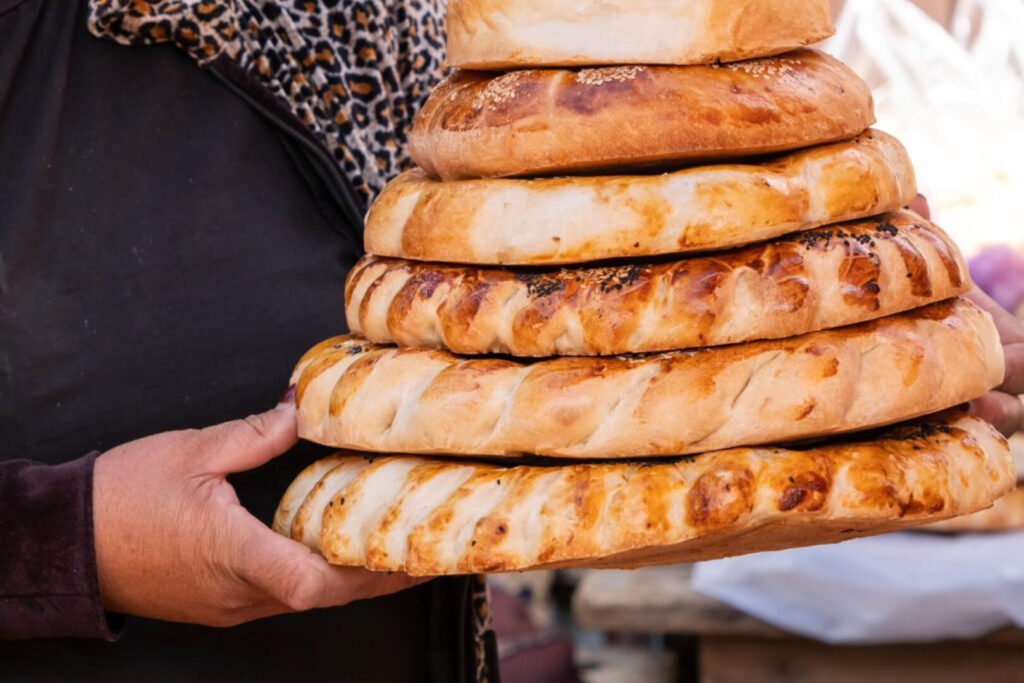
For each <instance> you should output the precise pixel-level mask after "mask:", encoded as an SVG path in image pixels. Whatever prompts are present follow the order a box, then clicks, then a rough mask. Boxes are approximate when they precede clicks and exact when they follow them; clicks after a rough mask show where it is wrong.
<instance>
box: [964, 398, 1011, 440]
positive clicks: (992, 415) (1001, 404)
mask: <svg viewBox="0 0 1024 683" xmlns="http://www.w3.org/2000/svg"><path fill="white" fill-rule="evenodd" d="M970 412H971V414H972V415H977V416H978V417H980V418H981V419H983V420H985V421H986V422H988V423H989V424H991V425H992V426H993V427H995V428H996V429H998V430H999V431H1000V432H1002V433H1003V434H1005V435H1006V436H1013V435H1014V434H1016V433H1017V432H1019V431H1022V430H1024V403H1022V402H1021V399H1020V398H1018V397H1017V396H1012V395H1010V394H1004V393H1003V392H1001V391H993V392H990V393H988V394H986V395H985V396H982V397H981V398H979V399H978V400H976V401H973V402H971V410H970Z"/></svg>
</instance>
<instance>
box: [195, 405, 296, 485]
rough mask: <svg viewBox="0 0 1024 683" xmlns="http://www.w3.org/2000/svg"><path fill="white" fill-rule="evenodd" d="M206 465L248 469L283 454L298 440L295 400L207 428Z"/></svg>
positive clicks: (219, 471) (218, 470) (228, 470)
mask: <svg viewBox="0 0 1024 683" xmlns="http://www.w3.org/2000/svg"><path fill="white" fill-rule="evenodd" d="M201 436H202V438H203V439H204V441H205V442H206V444H207V448H205V449H204V450H205V451H206V454H207V457H206V459H205V461H206V467H207V468H208V469H210V470H211V471H213V472H215V473H217V474H230V473H233V472H245V471H247V470H251V469H254V468H256V467H259V466H260V465H263V464H265V463H266V462H267V461H269V460H271V459H272V458H275V457H277V456H278V455H281V454H282V453H284V452H285V451H287V450H288V449H290V448H291V447H292V446H294V445H295V443H296V441H298V434H297V428H296V422H295V403H294V402H286V403H281V404H278V406H277V407H276V408H274V409H273V410H268V411H267V412H265V413H260V414H258V415H250V416H249V417H247V418H245V419H244V420H233V421H231V422H225V423H224V424H219V425H216V426H215V427H210V428H208V429H204V430H202V432H201Z"/></svg>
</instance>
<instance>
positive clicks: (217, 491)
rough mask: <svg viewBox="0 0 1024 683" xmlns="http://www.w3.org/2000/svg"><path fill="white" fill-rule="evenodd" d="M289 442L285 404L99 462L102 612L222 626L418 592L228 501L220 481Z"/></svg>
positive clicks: (405, 581)
mask: <svg viewBox="0 0 1024 683" xmlns="http://www.w3.org/2000/svg"><path fill="white" fill-rule="evenodd" d="M295 441H296V435H295V406H294V403H293V402H287V403H283V404H281V405H279V406H278V407H277V408H276V409H274V410H271V411H270V412H267V413H263V414H262V415H254V416H252V417H249V418H246V419H245V420H238V421H235V422H228V423H225V424H222V425H217V426H216V427H210V428H209V429H202V430H192V431H181V432H167V433H164V434H157V435H155V436H150V437H147V438H144V439H139V440H138V441H133V442H131V443H127V444H124V445H122V446H119V447H117V448H115V449H113V450H111V451H108V452H107V453H104V454H103V455H101V456H100V457H99V458H98V459H97V461H96V473H95V483H94V489H93V509H94V513H93V516H94V520H95V534H96V555H97V566H98V568H99V580H100V591H101V593H102V596H103V604H104V606H105V608H106V609H107V610H109V611H111V612H120V613H124V614H133V615H137V616H143V617H151V618H155V619H164V620H168V621H184V622H190V623H197V624H206V625H210V626H230V625H233V624H239V623H242V622H245V621H250V620H252V619H258V618H260V617H265V616H269V615H273V614H280V613H283V612H293V611H302V610H308V609H313V608H315V607H330V606H334V605H344V604H345V603H348V602H352V601H353V600H361V599H364V598H371V597H375V596H379V595H384V594H386V593H393V592H395V591H399V590H402V589H404V588H408V587H410V586H412V585H414V584H415V583H417V581H416V580H413V579H411V578H409V577H408V576H406V575H404V574H382V573H374V572H369V571H366V570H363V569H356V568H342V567H332V566H330V565H328V564H327V562H325V561H324V559H323V558H322V557H320V556H319V555H316V554H314V553H312V552H311V551H310V550H309V549H308V548H306V547H305V546H303V545H301V544H299V543H296V542H295V541H292V540H290V539H287V538H284V537H283V536H280V535H278V534H275V533H274V532H273V531H271V530H270V529H268V528H267V527H266V526H264V525H263V524H261V523H260V522H259V521H257V520H256V518H255V517H253V516H252V515H250V514H249V513H248V512H247V511H246V510H245V509H244V508H243V507H242V506H241V505H240V504H239V502H238V497H237V495H236V494H235V490H234V489H233V488H232V487H231V485H230V484H229V483H228V482H227V479H226V476H227V475H228V474H230V473H233V472H243V471H245V470H249V469H253V468H255V467H259V466H260V465H262V464H264V463H265V462H267V461H268V460H270V459H271V458H273V457H275V456H277V455H280V454H281V453H284V452H285V451H286V450H288V449H289V448H290V447H291V446H292V445H293V444H294V443H295ZM285 484H286V482H282V492H283V491H284V485H285Z"/></svg>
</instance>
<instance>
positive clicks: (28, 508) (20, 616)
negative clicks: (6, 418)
mask: <svg viewBox="0 0 1024 683" xmlns="http://www.w3.org/2000/svg"><path fill="white" fill-rule="evenodd" d="M94 461H95V454H91V455H88V456H85V457H83V458H79V459H78V460H74V461H71V462H68V463H65V464H62V465H56V466H47V465H42V464H39V463H35V462H31V461H28V460H10V461H5V462H0V639H15V638H46V637H78V638H104V639H113V638H114V635H113V634H112V633H111V630H110V626H109V624H108V622H107V618H106V615H105V614H104V611H103V607H102V602H101V600H100V593H99V587H98V581H97V575H96V556H95V549H94V543H93V510H92V482H93V463H94Z"/></svg>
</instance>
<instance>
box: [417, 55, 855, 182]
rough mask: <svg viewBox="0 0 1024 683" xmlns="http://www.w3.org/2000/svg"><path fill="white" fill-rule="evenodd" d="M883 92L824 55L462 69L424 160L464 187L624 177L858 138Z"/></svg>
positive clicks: (448, 89)
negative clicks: (514, 179)
mask: <svg viewBox="0 0 1024 683" xmlns="http://www.w3.org/2000/svg"><path fill="white" fill-rule="evenodd" d="M874 121H875V117H874V111H873V105H872V100H871V91H870V90H869V89H868V86H867V84H865V83H864V81H862V80H861V79H860V78H859V77H858V76H857V75H856V74H855V73H853V71H851V70H850V69H849V68H847V67H846V66H844V65H843V64H842V63H841V62H839V61H838V60H835V59H833V58H831V57H828V56H826V55H823V54H821V53H819V52H814V51H812V50H800V51H797V52H791V53H788V54H786V55H785V56H781V57H768V58H765V59H757V60H751V61H747V62H735V63H732V64H723V65H711V66H619V67H603V68H597V69H581V70H564V69H561V70H560V69H543V70H526V71H510V72H508V73H505V74H495V73H493V72H480V71H458V72H456V73H455V74H454V75H452V76H451V77H449V78H447V79H446V80H444V81H443V82H442V83H441V84H440V85H438V87H437V88H436V89H435V90H434V92H433V93H432V94H431V96H430V99H429V100H428V101H427V103H426V105H425V106H424V108H423V110H422V111H421V112H420V114H419V115H418V116H417V117H416V121H415V123H414V124H413V130H412V134H411V136H410V139H409V151H410V153H411V154H412V157H413V159H415V160H416V163H417V164H419V165H420V167H422V168H423V169H425V170H426V171H427V172H429V173H431V174H432V175H435V176H438V177H441V178H444V179H445V180H454V179H459V178H492V177H504V176H532V175H547V174H553V173H580V172H592V171H616V170H622V169H629V168H641V167H654V166H664V165H668V164H679V163H682V162H691V163H692V162H697V161H708V160H712V159H724V158H737V157H744V156H751V155H757V154H769V153H772V152H781V151H785V150H790V149H796V148H798V147H807V146H810V145H816V144H820V143H824V142H834V141H836V140H845V139H848V138H852V137H853V136H855V135H857V134H858V133H861V132H863V131H864V130H865V129H866V128H867V127H868V126H870V125H871V124H872V123H874Z"/></svg>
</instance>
